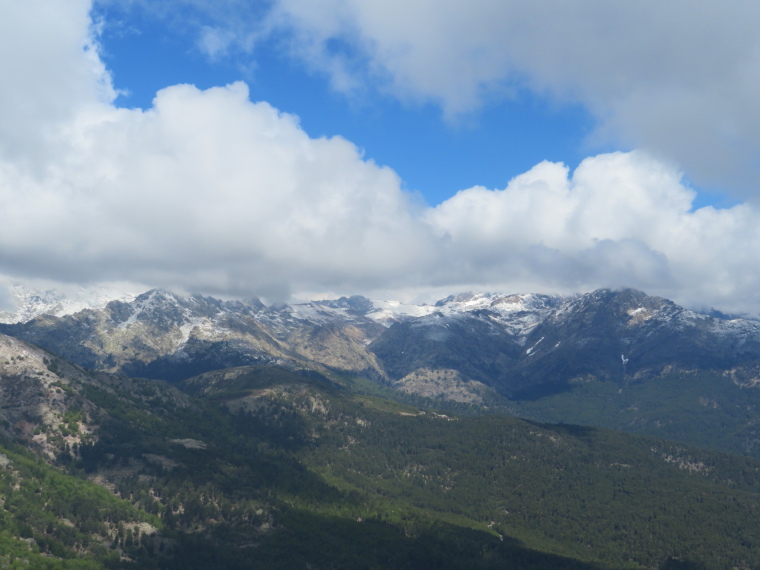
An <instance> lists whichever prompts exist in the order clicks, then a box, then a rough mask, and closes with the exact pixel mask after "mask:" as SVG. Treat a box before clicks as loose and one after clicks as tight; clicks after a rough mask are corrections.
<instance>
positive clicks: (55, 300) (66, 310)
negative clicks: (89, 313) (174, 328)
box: [0, 285, 135, 324]
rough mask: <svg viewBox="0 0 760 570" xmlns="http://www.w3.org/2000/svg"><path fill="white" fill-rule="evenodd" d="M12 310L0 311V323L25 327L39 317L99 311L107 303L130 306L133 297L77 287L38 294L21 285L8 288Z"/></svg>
mask: <svg viewBox="0 0 760 570" xmlns="http://www.w3.org/2000/svg"><path fill="white" fill-rule="evenodd" d="M10 293H11V298H12V299H13V302H14V304H15V306H16V308H15V310H11V311H0V323H3V324H14V323H25V322H28V321H30V320H32V319H34V318H35V317H39V316H40V315H53V316H55V317H63V316H65V315H73V314H75V313H78V312H80V311H83V310H85V309H102V308H104V307H105V306H106V305H107V304H108V303H110V302H111V301H123V302H127V303H128V302H131V301H133V300H134V299H135V295H132V294H130V293H125V292H123V291H117V290H114V289H108V288H104V287H96V288H89V289H88V288H85V287H81V288H79V289H78V290H75V291H74V292H69V293H68V294H66V293H63V292H61V291H56V290H38V289H32V288H29V287H26V286H24V285H13V286H11V288H10Z"/></svg>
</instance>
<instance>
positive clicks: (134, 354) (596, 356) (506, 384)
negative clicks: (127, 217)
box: [0, 289, 760, 570]
mask: <svg viewBox="0 0 760 570" xmlns="http://www.w3.org/2000/svg"><path fill="white" fill-rule="evenodd" d="M30 294H33V293H30ZM45 298H47V299H50V308H46V306H45V305H46V301H45V300H44V299H45ZM80 301H81V299H80ZM30 306H34V307H35V309H34V311H33V312H34V313H35V314H34V316H33V317H32V318H27V317H29V316H30V314H31V313H30V312H29V309H28V308H29V307H30ZM67 307H68V308H67ZM22 308H23V311H22V313H21V314H19V315H17V316H15V317H14V315H13V314H7V315H6V318H5V320H6V321H7V322H6V323H5V324H3V325H0V333H2V334H0V401H2V406H0V499H2V500H1V501H0V562H1V563H2V564H6V565H10V564H12V563H14V561H16V562H18V563H19V564H24V565H31V566H32V567H37V566H39V567H50V568H58V567H61V568H64V567H65V568H75V567H76V568H79V567H82V568H102V567H109V568H120V567H129V568H132V567H140V568H504V567H519V568H528V569H533V568H535V569H541V568H583V569H592V568H593V569H623V568H631V569H633V568H659V569H662V570H665V569H668V570H672V569H674V568H682V569H683V568H687V569H694V568H697V569H700V568H701V569H705V568H725V569H727V570H728V569H733V568H756V567H760V546H758V544H757V536H758V530H759V529H758V525H757V523H756V521H757V513H758V512H760V511H759V509H760V479H758V477H759V475H758V474H760V463H759V461H760V427H758V426H759V425H760V422H757V417H758V416H759V414H758V412H759V411H760V398H759V392H760V380H758V378H760V323H758V322H757V321H753V320H749V319H740V318H730V317H727V316H725V315H720V314H717V313H713V314H702V313H697V312H693V311H690V310H687V309H684V308H683V307H680V306H678V305H676V304H675V303H673V302H671V301H668V300H666V299H662V298H657V297H651V296H648V295H646V294H644V293H642V292H639V291H634V290H630V289H627V290H617V291H614V290H599V291H595V292H592V293H589V294H586V295H577V296H573V297H558V296H546V295H535V294H526V295H504V294H464V295H456V296H451V297H447V298H445V299H442V300H440V301H439V302H437V303H435V304H430V305H405V304H402V303H395V302H388V301H373V300H370V299H366V298H364V297H358V296H357V297H342V298H340V299H336V300H326V301H314V302H310V303H301V304H293V305H275V306H266V305H264V304H263V303H262V302H261V301H259V300H257V299H249V300H235V301H229V300H227V301H225V300H219V299H213V298H209V297H203V296H198V295H196V296H180V295H176V294H173V293H170V292H167V291H160V290H153V291H149V292H146V293H144V294H142V295H138V296H136V297H134V298H130V297H128V296H118V298H114V299H111V300H109V299H108V298H105V299H104V298H103V296H99V297H98V298H97V300H96V302H94V303H93V304H92V305H90V306H88V307H86V308H82V307H81V305H80V306H73V305H66V303H65V299H63V298H62V296H60V295H58V294H55V293H54V292H53V293H51V294H50V295H47V297H45V296H44V295H37V300H36V301H34V302H33V303H22ZM14 321H15V322H14ZM520 417H521V418H523V419H519V418H520ZM546 422H554V423H546ZM557 422H561V423H557ZM569 424H583V425H569ZM605 427H606V428H614V429H615V430H622V431H609V430H607V429H602V428H605ZM624 431H628V432H633V433H634V434H639V435H629V434H626V433H623V432H624ZM726 452H731V453H726ZM3 556H5V557H6V558H3Z"/></svg>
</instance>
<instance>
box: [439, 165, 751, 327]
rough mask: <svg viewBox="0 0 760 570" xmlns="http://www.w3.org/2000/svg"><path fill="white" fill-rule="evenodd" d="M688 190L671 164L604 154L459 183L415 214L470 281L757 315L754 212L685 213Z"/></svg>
mask: <svg viewBox="0 0 760 570" xmlns="http://www.w3.org/2000/svg"><path fill="white" fill-rule="evenodd" d="M694 195H695V193H694V192H693V191H692V190H691V189H689V188H688V187H686V186H684V184H683V182H682V180H681V175H680V172H679V171H678V170H676V169H675V168H673V167H672V166H668V165H666V164H663V163H662V162H660V161H658V160H655V159H654V158H652V157H650V156H648V155H646V154H644V153H641V152H630V153H612V154H605V155H599V156H596V157H593V158H588V159H586V160H584V161H583V162H582V163H581V165H580V166H579V167H578V168H577V169H576V170H575V172H573V173H572V174H571V173H570V172H569V171H568V169H567V168H566V167H565V166H564V165H562V164H554V163H548V162H544V163H541V164H539V165H537V166H536V167H534V168H533V169H532V170H530V171H529V172H527V173H525V174H522V175H520V176H518V177H516V178H515V179H513V180H512V181H511V182H510V183H509V185H508V186H507V187H506V188H505V189H504V190H487V189H485V188H482V187H475V188H470V189H468V190H463V191H461V192H459V193H458V194H457V195H456V196H454V197H452V198H451V199H449V200H447V201H446V202H444V203H442V204H441V205H439V206H437V207H436V208H433V209H431V210H429V211H428V212H427V215H426V220H427V222H428V223H429V224H430V225H431V226H432V227H433V228H434V229H435V231H436V233H437V235H438V236H439V238H440V239H441V240H442V242H443V243H446V244H447V247H448V250H449V256H450V258H451V259H454V260H457V263H458V265H457V266H456V270H457V271H459V272H463V271H466V272H467V274H468V277H469V279H470V281H473V282H481V283H489V282H490V283H498V282H499V281H500V280H501V281H502V282H505V283H508V284H514V283H520V282H526V283H543V284H544V286H545V287H555V288H558V289H561V290H568V289H570V290H573V289H575V290H588V289H592V288H595V287H602V286H632V287H638V288H641V289H644V290H646V291H648V292H651V293H658V294H662V295H665V296H668V297H671V298H676V299H678V300H680V301H682V302H684V303H687V304H689V305H704V306H709V305H714V306H721V307H724V308H726V309H727V310H732V311H742V310H743V311H750V312H758V311H760V302H758V301H760V300H758V299H757V298H756V293H755V292H756V290H757V288H758V286H759V285H760V272H759V271H758V270H757V269H756V264H755V263H754V262H753V259H754V255H755V252H757V251H758V250H760V211H758V210H757V209H756V208H753V207H752V206H749V205H747V204H744V205H738V206H735V207H733V208H731V209H726V210H715V209H714V208H712V207H706V208H702V209H699V210H697V211H691V203H692V200H693V198H694ZM447 278H449V279H451V278H452V277H451V276H447Z"/></svg>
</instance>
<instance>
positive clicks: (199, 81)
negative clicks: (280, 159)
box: [97, 4, 604, 205]
mask: <svg viewBox="0 0 760 570" xmlns="http://www.w3.org/2000/svg"><path fill="white" fill-rule="evenodd" d="M97 15H98V17H99V18H101V19H102V22H103V30H102V33H101V35H100V43H101V50H102V52H101V53H102V57H103V60H104V61H105V62H106V64H107V65H108V68H109V69H110V71H111V73H112V74H113V81H114V86H115V87H116V88H117V89H118V90H120V91H122V95H121V96H120V97H119V98H118V99H117V100H116V104H117V105H121V106H124V107H140V108H143V109H147V108H150V106H151V105H152V101H153V98H154V97H155V94H156V92H157V91H158V90H160V89H162V88H164V87H167V86H169V85H174V84H177V83H190V84H193V85H195V86H197V87H199V88H201V89H207V88H209V87H214V86H219V85H225V84H228V83H233V82H235V81H245V82H246V83H247V84H248V85H249V87H250V97H251V99H252V100H253V101H267V102H269V103H271V104H272V105H273V106H275V107H277V108H278V109H280V110H281V111H284V112H286V113H292V114H294V115H296V116H298V118H299V119H300V122H301V125H302V127H303V129H304V130H305V131H306V132H307V133H308V134H309V135H310V136H312V137H321V136H328V137H330V136H335V135H339V136H342V137H345V138H347V139H348V140H350V141H352V142H353V143H355V144H356V145H358V146H359V147H360V148H361V149H363V150H364V152H365V156H366V158H368V159H372V160H374V161H376V162H378V163H379V164H382V165H387V166H390V167H392V168H393V169H394V170H395V171H396V172H397V173H398V174H399V176H401V178H402V180H403V181H404V186H405V188H406V189H407V190H409V191H413V192H418V193H420V194H421V195H422V196H423V198H424V200H425V201H426V202H427V203H428V204H430V205H436V204H438V203H440V202H442V201H443V200H445V199H446V198H449V197H451V196H452V195H454V194H455V193H456V192H457V191H459V190H463V189H465V188H469V187H471V186H474V185H483V186H486V187H489V188H503V187H505V186H506V184H507V182H508V181H509V180H510V179H511V178H513V177H514V176H516V175H518V174H520V173H522V172H525V171H527V170H528V169H530V168H531V167H532V166H534V165H536V164H538V163H539V162H541V161H542V160H550V161H555V162H564V163H565V164H567V165H569V166H571V167H575V166H577V165H578V163H579V162H580V161H581V160H582V159H583V158H585V157H586V156H588V154H589V153H590V152H592V151H600V150H604V148H603V147H600V146H599V145H593V144H591V143H590V142H589V141H588V140H587V136H588V134H589V133H590V131H591V130H592V125H593V118H592V117H591V116H590V115H589V113H588V112H587V111H586V109H585V108H584V107H583V106H582V105H579V104H574V103H571V102H553V101H551V100H546V99H545V98H542V97H540V96H538V95H536V94H534V93H532V92H531V91H529V90H526V89H522V90H520V91H519V92H517V93H515V94H511V95H510V96H509V97H507V98H505V99H495V100H493V101H490V102H488V103H486V104H485V105H484V106H483V107H480V108H478V109H476V110H472V111H471V112H467V113H464V114H462V115H461V116H457V117H453V118H449V119H447V118H444V116H443V112H442V110H441V108H440V106H438V105H435V104H433V103H430V102H427V103H410V102H403V101H399V100H398V99H397V98H394V97H393V96H390V95H387V94H383V93H380V92H377V91H374V90H373V89H372V87H371V86H368V87H367V88H365V89H363V90H362V91H361V92H360V93H344V92H339V91H336V90H335V89H333V88H331V86H330V84H329V81H328V78H327V77H326V76H325V74H324V73H321V72H319V71H317V70H313V69H308V67H307V66H306V65H305V64H304V63H303V62H302V61H299V60H297V59H295V58H293V57H292V56H289V55H288V53H287V52H286V49H285V48H284V47H283V46H282V45H279V44H278V40H279V39H280V38H278V37H274V38H268V39H267V40H265V41H262V42H261V43H260V44H258V45H257V46H256V47H255V49H254V50H253V51H252V52H251V53H250V54H249V53H244V54H240V53H235V54H230V55H229V56H226V57H225V56H223V57H216V58H212V57H210V56H209V55H208V54H206V53H204V52H203V51H202V50H201V48H200V47H199V46H198V43H197V42H198V37H197V28H196V26H193V25H183V24H181V23H178V22H177V21H176V19H177V17H176V16H173V17H171V19H170V18H169V17H167V16H165V15H163V14H156V13H155V12H153V11H151V10H146V9H142V8H140V7H139V6H136V7H132V8H131V9H127V10H124V9H123V6H113V5H109V4H105V5H101V6H99V7H98V9H97ZM202 15H203V13H202V11H200V13H199V11H196V10H190V9H188V13H187V14H186V16H185V17H186V18H187V19H188V20H194V17H202Z"/></svg>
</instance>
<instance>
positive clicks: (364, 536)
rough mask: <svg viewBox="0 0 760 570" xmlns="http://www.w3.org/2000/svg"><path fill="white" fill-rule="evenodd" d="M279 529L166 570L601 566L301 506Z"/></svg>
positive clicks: (185, 553) (191, 552)
mask: <svg viewBox="0 0 760 570" xmlns="http://www.w3.org/2000/svg"><path fill="white" fill-rule="evenodd" d="M277 522H278V525H277V526H278V528H277V530H275V531H274V532H270V533H268V534H266V535H264V536H261V537H258V538H257V539H256V540H257V542H256V543H255V544H253V543H252V542H251V541H250V538H249V540H248V543H247V544H240V545H238V546H237V547H235V548H230V547H229V546H224V547H222V546H214V545H213V543H212V542H211V541H208V542H205V541H204V542H200V541H197V540H194V541H188V543H187V544H181V547H180V548H178V549H177V551H176V556H175V558H174V559H173V560H172V561H171V563H170V565H166V566H165V568H167V569H174V568H183V569H195V568H203V569H204V570H208V569H227V568H230V569H232V568H236V569H238V568H239V569H245V568H267V569H274V570H278V569H282V570H286V569H287V570H291V569H297V568H315V569H316V568H330V569H335V570H339V569H346V570H348V569H351V570H361V569H367V570H369V569H380V568H393V569H399V570H403V569H409V570H426V569H430V570H447V569H468V570H491V569H493V570H496V569H499V570H502V569H504V568H520V569H521V570H556V569H557V568H562V569H564V570H600V569H601V568H602V567H601V566H597V565H594V564H589V563H585V562H580V561H577V560H573V559H570V558H565V557H562V556H556V555H552V554H546V553H542V552H537V551H535V550H531V549H529V548H526V547H525V546H523V545H522V544H521V543H520V542H519V541H517V540H514V539H509V538H505V539H504V540H503V541H502V540H500V539H499V538H498V537H496V536H493V535H491V534H488V533H485V532H482V531H476V530H472V529H467V528H462V527H458V526H455V525H450V524H444V523H437V524H435V525H434V526H432V527H430V528H428V529H425V530H422V531H420V532H418V533H416V534H415V533H414V531H405V530H404V529H403V528H401V527H400V526H397V525H394V524H390V523H387V522H383V521H378V520H366V521H353V520H349V519H346V518H341V517H337V516H326V515H317V514H313V513H309V512H305V511H300V510H287V511H285V512H282V513H281V517H280V520H279V521H277Z"/></svg>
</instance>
